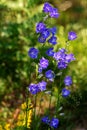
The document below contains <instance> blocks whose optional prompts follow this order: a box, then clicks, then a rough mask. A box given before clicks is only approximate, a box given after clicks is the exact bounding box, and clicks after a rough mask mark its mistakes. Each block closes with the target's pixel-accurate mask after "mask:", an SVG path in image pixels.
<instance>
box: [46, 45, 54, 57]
mask: <svg viewBox="0 0 87 130" xmlns="http://www.w3.org/2000/svg"><path fill="white" fill-rule="evenodd" d="M46 54H47V55H48V56H53V55H54V52H53V48H52V47H51V48H49V49H48V50H47V51H46Z"/></svg>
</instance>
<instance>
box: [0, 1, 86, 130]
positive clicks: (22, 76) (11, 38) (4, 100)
mask: <svg viewBox="0 0 87 130" xmlns="http://www.w3.org/2000/svg"><path fill="white" fill-rule="evenodd" d="M44 2H47V0H0V122H1V123H3V122H10V121H11V120H12V117H13V116H14V113H15V110H16V109H17V108H18V107H19V106H20V104H21V103H22V102H23V101H24V100H25V96H26V94H25V88H26V87H27V86H28V85H29V83H30V82H31V81H32V80H33V79H34V75H33V73H32V71H34V67H33V65H32V61H31V60H30V58H29V57H28V53H27V52H28V50H29V48H30V47H31V46H37V47H38V48H39V45H38V42H37V36H36V35H35V25H36V23H37V22H38V21H40V20H42V18H43V16H44V14H43V13H42V7H43V3H44ZM48 2H50V3H51V4H53V5H54V6H55V7H56V8H58V10H59V13H60V17H59V18H58V19H51V20H48V21H47V24H48V26H51V25H52V26H56V27H57V29H58V32H57V36H58V42H59V44H58V46H57V47H58V48H59V47H63V45H64V44H65V40H66V38H67V34H68V32H69V31H71V30H73V31H75V32H76V33H77V36H78V37H77V39H76V40H75V41H72V42H71V43H70V46H69V50H70V51H71V52H72V53H74V54H75V57H76V61H75V62H73V63H72V64H71V65H70V67H69V70H67V71H68V73H69V74H70V75H72V77H73V87H74V91H73V94H74V96H73V97H71V98H69V99H68V100H69V102H66V101H64V103H63V105H65V107H66V111H68V110H69V109H71V111H70V112H67V113H68V114H67V123H66V124H67V129H66V130H71V125H74V126H75V127H77V126H79V127H83V128H85V130H86V129H87V0H49V1H48ZM30 66H31V67H30ZM66 73H67V72H66ZM70 120H71V124H70V123H69V121H70ZM73 122H74V123H73ZM79 130H80V129H79Z"/></svg>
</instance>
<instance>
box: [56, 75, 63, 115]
mask: <svg viewBox="0 0 87 130" xmlns="http://www.w3.org/2000/svg"><path fill="white" fill-rule="evenodd" d="M61 78H62V75H60V83H59V88H58V97H57V105H56V115H57V112H58V109H59V107H60V88H61V84H62V82H61Z"/></svg>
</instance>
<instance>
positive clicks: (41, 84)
mask: <svg viewBox="0 0 87 130" xmlns="http://www.w3.org/2000/svg"><path fill="white" fill-rule="evenodd" d="M46 85H47V83H46V82H45V81H41V82H39V83H38V87H39V89H40V91H44V90H46Z"/></svg>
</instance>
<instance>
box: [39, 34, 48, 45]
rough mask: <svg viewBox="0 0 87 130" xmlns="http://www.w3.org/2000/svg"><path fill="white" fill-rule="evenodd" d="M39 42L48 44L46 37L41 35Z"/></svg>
mask: <svg viewBox="0 0 87 130" xmlns="http://www.w3.org/2000/svg"><path fill="white" fill-rule="evenodd" d="M38 42H40V43H45V42H46V38H45V36H44V35H42V34H41V35H40V36H39V37H38Z"/></svg>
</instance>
